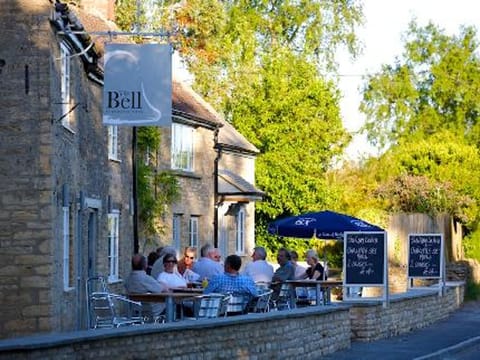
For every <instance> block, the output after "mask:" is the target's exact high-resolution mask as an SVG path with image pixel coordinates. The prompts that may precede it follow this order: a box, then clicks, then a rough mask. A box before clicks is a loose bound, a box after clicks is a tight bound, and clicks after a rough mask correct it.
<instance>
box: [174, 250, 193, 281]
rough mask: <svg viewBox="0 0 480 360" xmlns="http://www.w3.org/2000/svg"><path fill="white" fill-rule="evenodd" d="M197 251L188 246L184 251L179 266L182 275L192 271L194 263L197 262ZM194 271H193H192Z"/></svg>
mask: <svg viewBox="0 0 480 360" xmlns="http://www.w3.org/2000/svg"><path fill="white" fill-rule="evenodd" d="M195 253H196V249H195V248H194V247H190V246H187V247H186V248H185V250H184V251H183V258H181V259H180V261H179V262H178V264H177V269H178V272H179V273H180V274H182V275H183V274H184V273H185V270H187V269H189V270H192V268H193V263H194V262H195ZM192 271H193V270H192Z"/></svg>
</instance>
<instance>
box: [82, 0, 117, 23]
mask: <svg viewBox="0 0 480 360" xmlns="http://www.w3.org/2000/svg"><path fill="white" fill-rule="evenodd" d="M80 4H81V7H82V9H83V10H84V11H86V12H89V13H91V14H93V15H97V16H99V17H101V18H103V19H105V20H109V21H114V20H115V0H81V3H80Z"/></svg>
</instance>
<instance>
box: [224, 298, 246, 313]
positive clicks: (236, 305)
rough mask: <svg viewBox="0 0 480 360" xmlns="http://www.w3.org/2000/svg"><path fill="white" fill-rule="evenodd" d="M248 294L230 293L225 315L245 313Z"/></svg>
mask: <svg viewBox="0 0 480 360" xmlns="http://www.w3.org/2000/svg"><path fill="white" fill-rule="evenodd" d="M250 298H251V297H250V296H246V295H235V294H231V296H230V300H229V301H228V304H227V315H241V314H245V313H247V309H248V304H249V302H250Z"/></svg>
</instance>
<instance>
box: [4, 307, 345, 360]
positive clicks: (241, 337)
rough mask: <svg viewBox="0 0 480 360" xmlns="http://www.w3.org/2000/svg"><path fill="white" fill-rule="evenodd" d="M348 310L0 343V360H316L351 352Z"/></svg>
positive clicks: (302, 311) (251, 316)
mask: <svg viewBox="0 0 480 360" xmlns="http://www.w3.org/2000/svg"><path fill="white" fill-rule="evenodd" d="M350 334H351V331H350V317H349V307H348V306H334V307H333V306H332V307H325V308H315V307H309V308H300V309H294V310H291V311H278V312H277V311H275V312H270V313H267V314H248V315H245V316H237V317H229V318H221V319H204V320H197V321H193V320H192V321H191V322H188V321H185V322H184V321H182V322H177V323H172V324H162V325H144V326H138V327H125V328H120V329H101V330H89V331H79V332H76V333H74V332H72V333H59V334H51V335H43V336H37V337H30V338H18V339H10V340H3V341H0V359H29V360H31V359H42V360H43V359H56V360H57V359H69V360H71V359H96V360H97V359H115V358H116V359H122V360H123V359H292V358H294V357H297V356H298V357H300V358H302V359H318V358H319V357H321V356H324V355H327V354H330V353H333V352H335V351H338V350H341V349H346V348H349V347H350Z"/></svg>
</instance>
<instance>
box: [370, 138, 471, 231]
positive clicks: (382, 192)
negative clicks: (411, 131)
mask: <svg viewBox="0 0 480 360" xmlns="http://www.w3.org/2000/svg"><path fill="white" fill-rule="evenodd" d="M366 170H369V171H371V172H372V173H375V181H377V182H378V184H379V185H378V187H377V188H376V189H373V191H372V195H373V196H375V197H376V198H377V200H381V204H380V206H381V207H383V208H385V209H386V210H388V211H394V212H395V211H404V212H424V213H427V214H430V215H435V214H438V213H448V214H450V215H452V216H454V218H455V219H457V220H459V221H461V222H462V223H463V224H465V225H466V226H467V228H469V229H473V228H475V227H476V224H477V223H478V221H479V217H478V206H479V203H480V156H479V152H478V150H477V148H476V146H473V145H468V144H466V143H465V140H464V139H463V138H462V139H459V138H457V137H456V136H454V135H453V134H451V133H449V132H445V131H444V132H439V133H437V134H435V135H432V136H430V137H428V138H426V139H422V140H417V141H414V142H413V141H412V142H402V144H401V146H395V147H392V148H391V149H390V150H389V151H387V152H386V153H385V154H384V155H383V156H382V157H380V158H379V159H376V160H371V161H370V162H369V163H367V165H366Z"/></svg>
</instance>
